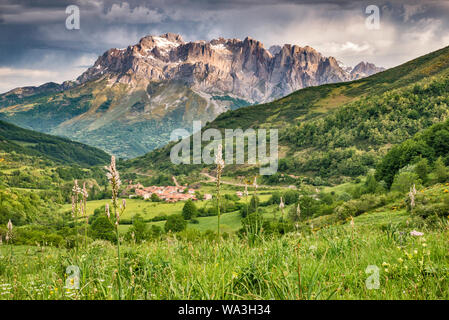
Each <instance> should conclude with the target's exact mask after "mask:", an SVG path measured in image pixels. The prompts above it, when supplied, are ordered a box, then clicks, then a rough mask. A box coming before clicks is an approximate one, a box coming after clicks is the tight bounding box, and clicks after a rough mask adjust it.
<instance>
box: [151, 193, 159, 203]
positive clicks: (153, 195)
mask: <svg viewBox="0 0 449 320" xmlns="http://www.w3.org/2000/svg"><path fill="white" fill-rule="evenodd" d="M151 201H152V202H160V201H161V198H159V196H158V195H157V194H155V193H152V194H151Z"/></svg>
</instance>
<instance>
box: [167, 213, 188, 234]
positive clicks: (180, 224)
mask: <svg viewBox="0 0 449 320" xmlns="http://www.w3.org/2000/svg"><path fill="white" fill-rule="evenodd" d="M186 227H187V221H185V220H184V218H183V216H182V215H180V214H173V215H171V216H169V217H168V218H167V222H165V226H164V228H165V231H166V232H169V231H171V232H180V231H182V230H184V229H185V228H186Z"/></svg>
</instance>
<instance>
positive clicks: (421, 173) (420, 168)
mask: <svg viewBox="0 0 449 320" xmlns="http://www.w3.org/2000/svg"><path fill="white" fill-rule="evenodd" d="M415 173H416V174H417V175H418V177H419V178H420V179H421V180H422V182H423V183H426V182H427V180H428V176H427V175H428V173H429V161H428V160H427V158H422V159H421V160H419V161H418V163H417V164H416V166H415Z"/></svg>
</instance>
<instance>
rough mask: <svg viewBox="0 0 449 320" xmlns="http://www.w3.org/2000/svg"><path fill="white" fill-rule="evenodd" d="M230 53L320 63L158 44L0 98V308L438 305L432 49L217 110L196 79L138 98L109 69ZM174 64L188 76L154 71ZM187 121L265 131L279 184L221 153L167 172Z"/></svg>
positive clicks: (441, 281) (444, 80) (448, 173)
mask: <svg viewBox="0 0 449 320" xmlns="http://www.w3.org/2000/svg"><path fill="white" fill-rule="evenodd" d="M175 44H176V45H175ZM234 46H235V47H238V48H241V49H242V52H243V49H244V48H246V49H245V50H249V52H253V53H251V54H250V56H249V57H251V59H249V58H248V59H247V60H244V61H246V63H248V64H250V65H252V64H251V63H252V62H254V61H253V60H252V59H253V58H254V56H256V57H257V54H255V53H254V52H256V53H257V52H259V53H260V54H261V55H262V57H266V58H267V57H268V58H270V57H271V58H270V59H274V60H273V61H276V59H278V58H279V57H280V56H279V55H283V54H290V53H291V54H293V56H295V54H297V58H298V59H299V58H300V57H302V58H304V54H305V53H307V55H309V54H310V55H311V56H310V59H312V57H315V58H316V59H318V60H319V61H321V63H326V64H327V65H329V64H330V65H331V66H332V65H333V61H332V59H330V58H325V57H322V56H321V55H318V53H316V52H315V51H314V50H312V49H311V48H299V47H294V46H288V45H286V46H284V47H282V50H281V51H276V50H275V51H273V50H274V49H273V50H272V51H273V52H275V53H270V51H269V50H266V49H264V48H263V46H262V45H261V43H260V42H257V41H255V40H252V39H250V38H247V39H245V40H244V41H241V40H236V39H228V40H225V39H216V40H212V41H211V42H208V43H203V42H189V43H185V42H184V41H183V40H182V39H181V38H178V37H177V36H176V35H173V34H167V35H164V36H161V37H153V36H151V37H145V38H143V39H142V40H141V41H140V43H139V44H138V45H135V46H130V47H128V48H127V49H123V50H118V49H111V50H109V51H108V52H107V53H105V54H104V55H103V56H102V57H100V58H99V60H97V62H96V63H95V65H94V67H92V68H90V69H89V70H88V71H87V72H86V73H84V74H83V75H82V76H81V77H80V78H79V80H78V81H79V83H66V84H63V85H62V86H63V87H60V86H59V85H46V86H45V87H44V88H40V89H36V88H34V89H33V88H31V89H30V88H28V89H23V88H21V89H17V90H15V91H13V92H10V93H7V94H4V95H2V96H0V113H1V114H2V116H1V118H2V119H4V120H5V121H3V120H2V121H0V299H45V300H59V299H66V300H81V299H83V300H84V299H85V300H90V299H136V300H137V299H226V300H228V299H229V300H233V299H249V300H253V299H299V300H314V299H416V300H420V299H441V300H447V299H449V291H448V290H447V288H448V279H449V278H448V270H449V265H448V261H449V251H448V241H447V240H448V236H449V219H448V218H449V217H448V212H449V107H448V106H449V94H448V93H449V81H448V76H449V47H446V48H443V49H441V50H438V51H435V52H433V53H430V54H428V55H425V56H422V57H418V58H416V59H414V60H412V61H409V62H407V63H405V64H402V65H400V66H398V67H395V68H391V69H388V70H386V71H381V70H377V71H381V72H379V73H375V74H373V75H369V76H368V77H364V76H365V75H363V77H362V76H360V74H359V75H358V76H354V78H352V77H350V76H348V75H345V76H344V77H343V78H341V79H338V81H337V80H336V79H335V78H333V77H334V76H335V73H332V77H331V78H329V79H327V80H326V81H323V82H324V83H321V82H319V81H318V80H317V81H318V82H316V83H315V82H314V83H309V84H310V85H311V86H309V85H304V86H305V87H306V88H301V89H300V88H295V89H293V88H290V89H291V92H288V93H287V92H286V91H282V92H280V93H279V97H278V96H276V97H275V96H270V95H271V94H274V93H273V92H272V91H270V90H272V89H273V88H272V87H270V86H269V85H267V87H265V91H263V90H262V91H260V88H257V89H254V91H252V93H251V94H250V95H249V96H244V95H240V96H239V95H237V94H235V93H233V94H235V95H234V96H231V95H228V94H230V93H229V92H227V91H226V90H224V91H222V92H221V93H220V94H225V93H226V95H218V96H214V97H215V101H221V102H223V103H224V102H226V103H227V107H229V108H225V107H224V105H220V106H219V108H218V109H220V108H221V109H220V112H219V113H216V112H212V111H213V105H214V103H213V102H211V100H208V99H210V97H211V96H212V92H208V91H207V90H205V91H204V92H200V91H198V90H199V87H198V86H200V85H201V82H200V81H197V80H198V79H196V78H195V81H193V82H192V83H193V84H192V83H190V84H189V86H185V83H183V84H182V83H181V82H178V81H176V82H171V80H167V79H162V80H163V81H162V80H161V81H150V80H149V79H146V80H145V81H148V83H146V84H145V86H143V87H139V86H140V80H141V79H140V78H139V76H141V74H140V73H139V72H140V71H139V70H141V69H139V68H138V70H134V72H131V73H128V71H129V69H128V68H125V67H124V65H123V64H122V63H119V62H123V61H127V62H130V63H131V65H133V63H137V62H139V66H140V67H143V66H145V68H144V69H143V70H142V72H143V73H145V74H147V73H150V74H151V70H153V71H152V72H153V73H152V74H153V75H154V76H155V77H157V78H158V79H159V78H160V77H162V76H163V75H164V76H167V77H168V76H170V77H171V76H173V74H175V75H179V73H178V72H181V71H182V70H184V72H187V71H188V72H187V74H191V73H190V72H191V71H192V70H190V69H189V68H190V67H192V65H194V66H195V68H199V69H195V70H196V71H197V72H198V71H199V70H200V71H201V70H203V71H204V69H203V66H202V65H201V64H195V63H193V62H192V61H194V60H195V59H196V58H197V57H198V54H199V52H208V53H209V54H208V55H207V57H208V59H211V60H213V61H215V60H214V59H218V57H221V58H223V57H222V56H227V55H229V54H230V53H229V52H227V51H226V50H230V52H231V51H232V50H231V49H232V48H234ZM163 48H165V49H164V50H162V49H163ZM198 48H202V49H201V50H200V49H198ZM234 49H235V48H234ZM234 49H233V50H234ZM198 50H199V51H198ZM211 50H212V51H211ZM214 50H215V51H219V52H218V53H216V55H215V53H213V51H214ZM235 50H236V49H235ZM239 50H240V49H239ZM254 50H255V51H254ZM237 51H238V50H237ZM232 52H234V51H232ZM175 53H176V54H177V55H175ZM144 54H145V55H144ZM139 55H142V57H140V56H139ZM307 55H306V56H307ZM150 57H153V58H154V59H156V58H157V59H159V60H160V61H159V62H158V64H154V65H153V62H151V61H152V60H153V59H152V58H150ZM179 57H184V58H185V59H186V61H190V62H191V64H190V65H189V64H188V63H187V62H186V64H182V65H176V66H175V65H173V66H172V69H168V70H169V71H167V69H164V68H163V67H162V62H163V63H164V64H174V63H176V62H174V61H177V59H178V58H179ZM239 57H241V56H239ZM276 57H278V58H276ZM268 58H267V59H268ZM315 58H314V59H315ZM141 59H143V60H144V63H145V64H140V63H143V62H142V61H141ZM174 59H175V60H174ZM223 59H224V58H223ZM304 59H305V58H304ZM150 60H151V61H150ZM136 61H137V62H136ZM224 61H228V60H224ZM239 61H240V60H239ZM257 61H259V60H257ZM298 61H302V60H298ZM215 62H216V61H215ZM259 62H260V61H259ZM106 63H107V64H108V65H110V66H114V68H115V69H113V70H112V71H106V68H105V65H106ZM155 63H156V62H155ZM211 63H212V62H211ZM223 63H224V62H223ZM254 63H255V62H254ZM273 63H274V62H273ZM298 63H299V62H298ZM337 65H338V64H337ZM134 66H135V65H134ZM189 66H190V67H189ZM252 66H253V65H252ZM365 67H366V66H360V67H359V68H357V70H363V69H364V68H365ZM177 68H179V69H177ZM183 68H187V71H186V70H185V69H183ZM317 68H318V69H319V68H320V67H317ZM161 70H165V71H164V72H165V73H163V72H162V71H161ZM170 70H171V71H170ZM335 70H337V71H338V72H340V70H339V69H335ZM335 70H333V72H337V71H335ZM212 71H213V70H212ZM212 71H211V73H204V74H202V75H203V76H210V77H212V75H214V73H213V72H212ZM160 72H162V73H160ZM172 73H173V74H172ZM182 74H184V73H182ZM195 75H198V74H197V73H195ZM200 75H201V73H200ZM343 75H344V74H343ZM359 78H361V79H359ZM320 79H321V78H320ZM203 80H204V79H203ZM209 80H211V79H209ZM213 80H214V81H215V80H217V79H213ZM328 80H329V81H328ZM334 80H335V81H334ZM340 80H341V81H345V82H341V81H340ZM217 81H218V80H217ZM276 81H279V79H277V80H276ZM328 82H329V83H328ZM217 83H219V81H218V82H214V86H215V85H217ZM303 84H304V83H303ZM303 84H301V87H302V85H303ZM128 85H135V87H134V88H137V89H136V90H134V89H133V91H131V93H130V91H128V87H127V86H128ZM224 85H225V84H223V86H224ZM250 87H251V88H253V87H252V86H250ZM244 88H245V85H244V84H242V85H241V86H240V89H241V90H243V89H244ZM203 89H204V88H203ZM290 89H289V90H290ZM296 89H300V90H297V91H295V90H296ZM273 90H274V89H273ZM199 92H200V93H199ZM261 92H263V93H264V94H266V95H267V96H270V97H269V98H267V100H266V101H265V100H264V99H262V98H261V101H260V102H263V103H262V104H257V103H256V102H257V101H256V100H255V99H253V98H254V97H255V96H260V95H262V93H261ZM206 94H207V95H206ZM214 94H215V93H214ZM285 94H286V96H284V97H281V95H285ZM205 97H208V98H207V99H206V98H205ZM248 97H252V98H251V99H253V100H251V99H249V98H248ZM277 98H279V99H277ZM146 99H149V100H148V101H150V102H151V101H152V102H154V103H150V102H148V101H147V100H146ZM167 99H168V100H167ZM170 99H171V100H170ZM173 99H174V100H173ZM245 99H248V100H245ZM272 99H277V100H274V101H271V100H272ZM144 100H145V101H146V102H145V103H144V102H143V101H144ZM181 100H182V101H181ZM212 100H214V99H212ZM125 102H126V103H125ZM147 102H148V103H149V104H148V103H147ZM175 102H176V103H175ZM221 102H220V103H221ZM158 103H160V104H158ZM170 103H174V104H176V107H174V108H173V110H172V111H173V113H171V115H170V117H169V118H170V119H171V120H173V121H171V120H170V121H168V120H167V119H168V118H166V115H167V114H166V113H165V112H166V111H167V110H168V109H170V107H167V106H168V105H169V104H170ZM178 103H180V104H182V106H183V107H182V108H181V109H182V111H181V112H180V113H177V112H178V111H179V109H178V107H179V105H178ZM218 103H219V102H217V105H218ZM230 103H231V104H232V103H236V105H234V106H233V107H231V106H230ZM174 104H172V105H174ZM125 105H126V106H125ZM217 105H215V106H217ZM149 106H151V108H150V107H149ZM149 108H150V109H151V112H149V113H147V111H149ZM55 110H57V112H55ZM184 111H186V112H184ZM209 111H210V112H211V113H210V114H208V112H209ZM223 111H224V112H223ZM53 114H55V115H57V116H55V117H53ZM149 114H151V116H149ZM198 115H201V116H205V117H209V118H208V119H209V122H208V123H207V124H206V126H205V127H204V128H203V129H202V130H207V129H210V128H215V129H218V130H220V131H221V132H223V130H225V129H235V128H242V129H244V130H246V129H248V128H252V129H259V128H265V129H270V128H277V129H279V142H280V147H279V155H280V156H279V171H278V172H277V173H276V174H274V175H271V176H261V175H259V167H258V165H257V164H256V165H248V164H243V165H236V164H225V163H224V162H222V161H221V160H223V157H224V156H225V154H221V158H220V155H219V154H217V155H215V156H216V158H215V163H213V164H196V165H176V164H174V163H172V162H171V161H170V149H171V148H172V146H173V145H174V144H175V143H176V142H175V141H173V142H168V140H166V138H165V136H164V133H167V134H168V133H169V132H170V131H171V130H172V129H173V128H176V126H177V125H179V123H181V122H182V121H185V120H186V119H188V120H186V121H187V122H188V121H190V120H194V119H196V117H197V116H198ZM146 116H148V117H147V118H145V117H146ZM153 116H154V117H153ZM119 119H126V121H123V122H121V120H119ZM142 119H145V121H140V120H142ZM181 119H182V120H181ZM166 120H167V121H166ZM8 121H10V122H12V123H20V124H22V126H23V127H24V128H22V127H19V126H16V125H13V124H11V123H9V122H8ZM183 123H185V122H183ZM25 127H26V128H32V129H34V130H35V131H33V130H30V129H25ZM160 127H163V129H161V130H159V129H158V128H160ZM158 130H159V131H158ZM39 131H45V132H49V133H52V134H54V135H49V134H46V133H42V132H39ZM162 131H163V132H162ZM68 132H72V133H71V134H68ZM58 134H59V135H61V136H65V137H67V136H69V137H71V138H73V139H74V140H80V141H83V142H86V143H88V145H86V144H83V143H81V142H74V141H72V140H69V139H68V138H65V137H64V138H61V137H58V136H57V135H58ZM149 134H151V137H152V140H151V142H148V141H147V142H145V141H144V136H145V135H149ZM158 139H159V140H158ZM156 140H157V141H156ZM93 141H94V142H93ZM167 142H168V143H167ZM89 145H91V146H89ZM106 146H107V147H106ZM97 147H98V148H97ZM152 149H154V150H152ZM103 150H107V151H110V153H111V154H108V153H106V152H105V151H103ZM149 150H152V151H150V152H148V151H149ZM115 155H117V156H118V157H117V159H116V157H115ZM246 155H247V154H246ZM121 156H123V158H121ZM134 156H136V157H134ZM128 157H132V159H125V158H128ZM68 266H72V267H73V266H76V267H78V268H79V270H80V273H79V274H78V278H76V277H75V278H74V277H72V276H70V274H69V273H68V272H67V267H68ZM373 270H374V271H373ZM372 274H374V275H375V276H376V277H377V280H376V281H374V282H370V279H373V278H372V277H371V275H372ZM71 281H73V283H72V282H71ZM76 281H78V282H79V283H81V286H79V287H77V286H76V283H77V282H76ZM373 286H375V287H373ZM376 286H377V287H376Z"/></svg>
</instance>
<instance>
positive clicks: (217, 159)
mask: <svg viewBox="0 0 449 320" xmlns="http://www.w3.org/2000/svg"><path fill="white" fill-rule="evenodd" d="M215 164H216V165H217V213H218V222H217V224H218V225H217V232H218V241H220V184H221V174H222V173H223V169H224V166H225V163H224V160H223V146H222V144H221V143H220V144H219V145H218V150H217V155H216V156H215Z"/></svg>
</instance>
